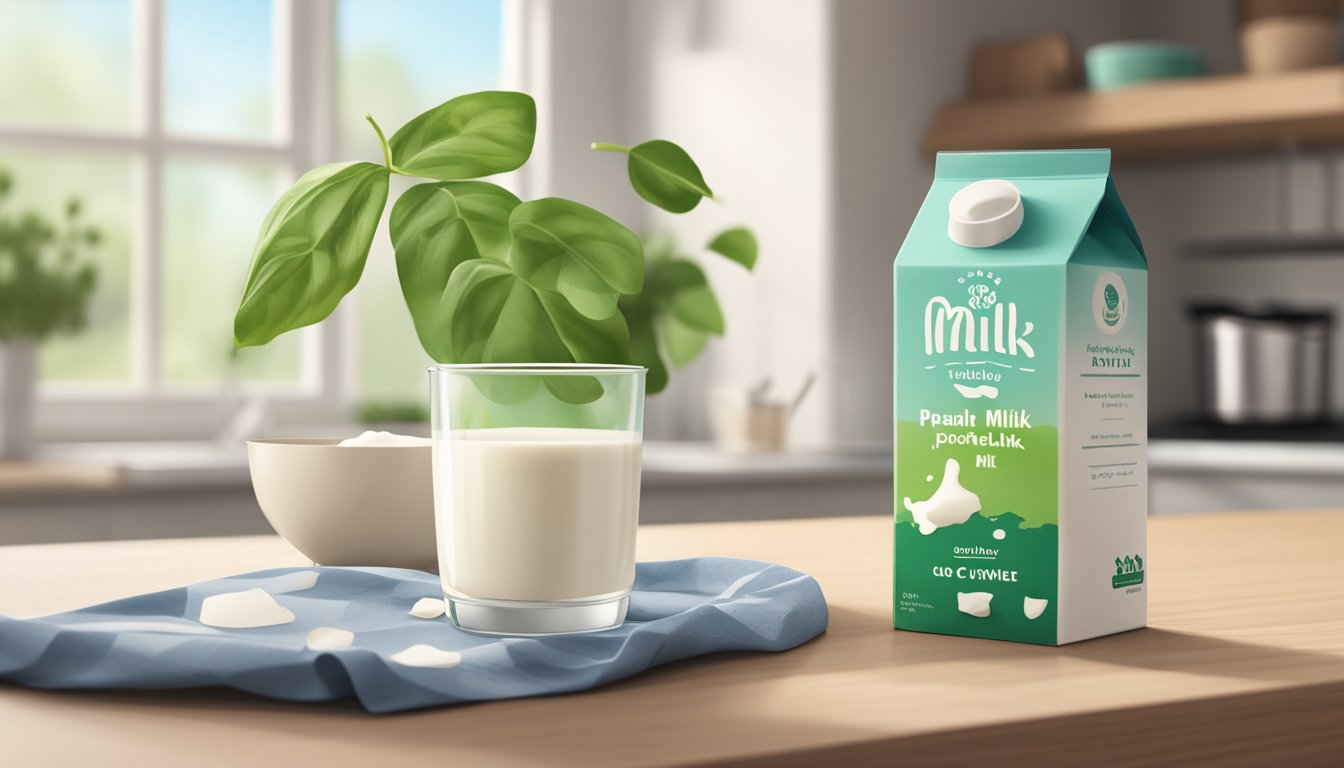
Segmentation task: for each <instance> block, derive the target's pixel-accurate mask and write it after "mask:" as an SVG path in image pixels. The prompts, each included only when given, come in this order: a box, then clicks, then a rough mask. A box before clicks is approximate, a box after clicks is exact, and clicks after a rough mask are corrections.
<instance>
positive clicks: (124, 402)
mask: <svg viewBox="0 0 1344 768" xmlns="http://www.w3.org/2000/svg"><path fill="white" fill-rule="evenodd" d="M502 2H503V0H495V1H487V2H478V1H475V0H450V1H447V2H445V1H442V0H230V1H229V2H219V1H218V0H120V1H119V0H0V9H3V13H2V14H0V15H3V16H4V18H5V20H6V21H5V23H4V24H3V25H0V71H5V72H7V73H10V74H9V75H8V76H6V77H4V78H0V168H4V169H7V170H8V171H9V172H10V173H11V175H12V176H13V179H14V190H13V195H12V197H11V201H10V203H11V205H15V206H18V207H22V208H25V209H35V210H39V211H43V212H46V213H49V214H54V213H55V212H56V211H57V210H58V206H61V205H63V204H64V202H65V200H66V199H68V198H69V197H72V196H73V197H78V198H79V199H80V200H81V201H82V203H83V206H82V208H83V210H84V211H85V212H87V215H88V216H89V218H90V220H91V221H93V222H94V223H96V224H97V225H98V226H99V227H100V228H101V229H102V230H103V231H104V234H105V236H106V238H105V242H104V244H103V245H102V246H101V247H100V248H99V250H98V258H99V284H98V288H97V291H96V294H95V297H94V300H93V303H92V305H91V308H90V326H89V328H88V329H87V330H86V331H85V332H83V333H81V334H79V335H77V336H73V337H69V338H58V339H55V340H53V341H51V342H49V343H47V344H46V345H44V347H43V350H42V371H43V373H42V376H43V381H42V391H43V396H44V400H45V401H46V402H47V403H57V404H60V405H62V406H69V407H67V408H61V409H56V408H49V410H52V411H56V410H63V411H66V412H67V413H68V414H69V415H71V417H72V418H74V417H76V416H77V414H78V412H79V406H80V405H85V406H87V405H88V404H90V403H96V404H98V406H99V407H104V406H108V405H109V404H113V405H115V406H116V410H117V411H118V412H124V413H125V414H126V417H127V418H128V419H129V418H148V419H154V418H158V416H157V415H156V414H163V413H171V412H172V409H171V408H169V409H168V410H166V411H165V410H164V409H163V408H162V407H161V406H162V405H163V404H165V403H176V404H179V405H181V406H182V407H183V409H182V412H186V408H187V406H189V405H191V404H195V405H196V409H195V412H200V411H201V410H202V409H201V408H200V406H201V405H203V404H208V403H210V402H212V401H215V400H218V399H219V397H220V392H221V390H222V389H226V388H232V387H236V388H238V389H241V390H245V391H248V392H253V393H264V394H265V395H266V396H267V397H268V398H270V399H271V400H272V402H273V403H274V404H275V405H276V407H284V406H285V405H286V404H301V405H309V406H311V405H314V404H316V405H318V406H322V407H325V408H326V410H325V411H322V412H325V413H330V414H336V413H337V412H338V411H339V410H340V409H341V408H343V407H344V406H345V405H347V404H348V403H350V402H352V401H363V400H380V401H402V400H412V399H413V400H415V401H416V402H419V401H421V400H422V399H423V392H424V382H423V367H422V364H423V363H424V362H426V360H425V358H424V355H423V352H421V350H420V348H419V345H418V343H417V342H416V340H415V335H414V332H413V330H412V327H411V324H410V319H409V316H408V315H407V312H406V309H405V307H404V306H403V305H402V303H401V299H400V290H399V287H398V286H397V282H396V275H395V266H394V264H393V260H392V255H391V250H390V247H389V246H388V245H387V239H386V233H385V232H384V233H381V234H380V235H379V236H378V238H377V239H376V240H375V246H374V250H373V252H372V253H371V254H370V259H369V263H368V267H367V270H368V271H367V273H366V276H365V278H364V280H363V282H362V284H361V286H360V288H358V289H357V290H356V293H355V294H354V295H352V297H350V298H348V299H347V300H346V301H345V302H344V303H343V305H342V308H341V309H339V310H338V311H337V313H336V315H335V316H333V318H332V319H331V320H329V321H328V322H326V323H323V324H321V325H320V326H317V327H312V328H306V329H303V330H301V331H298V332H295V333H290V334H287V335H285V336H282V337H280V338H278V339H276V340H275V341H273V342H272V343H271V344H269V345H267V346H266V347H262V348H255V349H245V350H240V351H237V352H235V351H234V350H233V348H232V333H231V323H232V316H233V310H234V308H235V307H236V305H237V301H238V298H239V296H240V295H241V292H242V285H243V281H244V279H245V277H246V272H247V267H248V263H249V257H250V255H251V252H252V248H253V245H254V240H255V238H256V234H257V229H258V227H259V225H260V222H261V219H262V217H263V216H264V214H265V212H266V211H267V209H269V207H270V205H271V204H272V203H273V202H274V200H275V199H276V197H277V196H278V195H279V194H280V193H281V192H282V191H283V190H284V189H285V188H286V187H288V186H289V184H291V183H292V182H293V180H294V179H295V178H296V177H297V175H298V174H299V173H301V172H303V171H305V170H307V169H308V168H310V167H312V166H314V165H318V164H320V163H324V162H330V161H332V160H334V159H356V158H367V159H371V160H380V159H381V158H380V155H379V152H378V149H377V144H376V142H375V141H374V139H373V137H372V134H371V133H369V131H368V127H367V125H366V124H365V123H364V121H363V119H362V115H363V113H364V112H365V111H368V112H372V113H373V114H375V115H376V116H377V117H378V118H379V120H380V122H381V123H382V124H383V125H384V126H396V125H399V124H401V123H402V122H404V121H405V120H407V119H409V118H410V117H412V116H414V115H415V114H417V113H418V112H420V111H422V110H424V109H426V108H428V107H430V106H433V105H435V104H437V103H439V102H441V101H444V100H446V99H448V98H451V97H452V96H454V95H457V94H459V93H463V92H467V91H470V90H478V89H481V88H490V87H499V86H500V85H501V69H502V58H503V57H502V51H501V48H502V37H503V30H502V23H501V15H502V12H503V9H502V7H501V5H502ZM14 73H22V76H15V75H14ZM395 191H396V190H395V188H394V194H395ZM136 408H140V410H139V411H136ZM321 410H322V409H321V408H319V411H321ZM315 412H316V411H315ZM202 417H203V420H205V421H213V422H217V421H218V420H219V415H218V414H217V413H213V414H209V418H205V416H204V414H202ZM56 420H57V421H60V419H59V418H57V419H56ZM48 421H50V419H48ZM66 431H74V432H75V433H77V432H78V430H77V429H75V428H73V427H72V428H71V429H70V430H66Z"/></svg>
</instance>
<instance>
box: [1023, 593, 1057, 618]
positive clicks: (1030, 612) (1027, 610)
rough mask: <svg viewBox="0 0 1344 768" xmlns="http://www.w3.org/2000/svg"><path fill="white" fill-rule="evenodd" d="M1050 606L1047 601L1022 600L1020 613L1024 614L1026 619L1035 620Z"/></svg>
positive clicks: (1035, 599)
mask: <svg viewBox="0 0 1344 768" xmlns="http://www.w3.org/2000/svg"><path fill="white" fill-rule="evenodd" d="M1049 604H1050V601H1049V600H1045V599H1043V598H1039V597H1024V598H1022V613H1024V614H1026V617H1027V618H1028V619H1035V618H1037V617H1039V616H1040V615H1041V614H1042V613H1045V607H1046V606H1047V605H1049Z"/></svg>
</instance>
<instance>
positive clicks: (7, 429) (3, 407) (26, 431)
mask: <svg viewBox="0 0 1344 768" xmlns="http://www.w3.org/2000/svg"><path fill="white" fill-rule="evenodd" d="M36 391H37V346H36V345H35V344H33V343H32V342H31V341H6V342H0V460H16V459H26V458H29V457H30V456H31V455H32V452H33V405H34V400H35V394H36Z"/></svg>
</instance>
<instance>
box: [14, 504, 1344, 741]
mask: <svg viewBox="0 0 1344 768" xmlns="http://www.w3.org/2000/svg"><path fill="white" fill-rule="evenodd" d="M890 530H891V522H890V518H889V517H887V516H880V517H876V516H875V517H849V518H831V519H818V520H790V521H771V522H745V523H715V524H695V525H667V526H653V527H648V528H644V529H641V532H640V541H639V547H640V556H641V559H662V558H672V557H684V556H688V555H698V554H718V555H734V556H740V557H751V558H759V559H768V560H773V561H775V562H779V563H782V564H785V565H788V566H791V567H794V568H798V569H800V570H803V571H806V572H808V573H811V574H812V575H814V576H815V577H816V578H817V579H818V581H819V582H820V583H821V586H822V588H823V590H824V591H825V593H826V596H827V599H828V601H829V603H830V606H831V624H830V629H829V630H828V631H827V633H826V634H825V635H823V636H822V637H820V638H818V639H817V640H814V641H813V642H811V643H809V644H807V645H805V646H803V647H801V648H798V649H796V650H793V651H790V652H787V653H784V654H777V655H776V654H727V655H722V656H717V657H712V658H705V659H699V660H691V661H687V662H681V663H677V664H674V665H671V666H668V667H664V668H661V669H657V670H654V671H652V672H650V673H648V674H645V675H643V676H640V677H637V678H635V679H632V680H628V681H625V682H621V683H617V684H615V685H612V686H609V687H607V688H603V689H599V690H597V691H593V692H590V693H584V694H575V695H570V696H565V697H563V698H561V697H551V698H541V699H527V700H518V701H509V702H495V703H489V704H479V705H472V706H465V707H458V708H451V709H439V710H431V711H422V712H414V713H408V714H404V715H395V716H374V715H368V714H365V713H364V712H363V711H362V710H360V709H358V708H357V707H356V706H355V705H351V704H345V705H294V704H285V703H281V702H274V701H269V700H265V699H260V698H255V697H250V696H247V695H244V694H240V693H233V692H228V691H217V690H207V691H192V692H133V691H126V692H116V693H107V692H102V693H80V692H60V693H53V692H41V691H31V690H26V689H22V688H17V687H14V686H8V685H4V684H0V723H2V724H3V725H2V726H0V732H3V733H4V748H5V756H6V760H7V762H10V763H12V764H15V765H35V764H51V765H77V764H90V765H92V764H114V763H115V764H135V765H142V766H153V765H186V764H191V765H262V764H269V763H272V762H280V761H285V762H295V761H297V762H301V763H303V764H312V765H322V766H324V767H326V768H334V767H335V766H344V765H352V766H354V765H358V766H367V765H379V764H386V763H388V762H389V761H398V760H400V761H407V762H409V761H417V762H420V763H424V764H427V765H428V764H435V765H471V766H476V765H536V764H541V763H547V764H570V765H577V764H582V765H672V764H676V765H687V764H716V765H725V764H734V765H742V764H759V765H771V766H779V765H789V764H816V765H822V764H845V763H856V762H865V761H867V762H873V761H877V760H879V759H880V760H881V761H882V762H884V763H887V764H905V763H917V764H921V765H924V764H962V763H971V762H972V761H976V762H979V763H980V764H991V763H992V764H1006V763H1011V762H1013V761H1019V762H1024V761H1026V760H1031V761H1033V762H1049V763H1055V764H1070V763H1075V764H1083V763H1090V762H1096V761H1097V759H1099V758H1104V760H1105V761H1106V762H1108V763H1121V762H1134V761H1141V762H1143V763H1144V764H1150V765H1151V764H1171V765H1186V764H1190V763H1194V762H1209V761H1215V760H1221V761H1230V762H1237V763H1243V764H1256V763H1266V762H1269V761H1271V760H1272V761H1273V762H1274V763H1276V764H1282V765H1292V764H1302V763H1314V764H1326V763H1328V762H1331V761H1333V760H1335V759H1337V758H1338V755H1339V754H1340V753H1341V752H1344V729H1341V728H1340V723H1341V722H1344V589H1342V588H1341V586H1344V581H1341V576H1340V572H1339V568H1340V566H1341V564H1344V554H1341V553H1344V511H1318V512H1276V513H1272V514H1259V513H1241V514H1236V515H1204V516H1197V517H1172V518H1159V519H1154V520H1153V521H1152V522H1151V525H1150V540H1151V545H1150V557H1149V559H1148V562H1149V564H1150V565H1151V569H1150V574H1149V587H1150V589H1151V594H1150V601H1151V602H1150V622H1151V626H1150V628H1148V629H1144V630H1138V631H1134V632H1129V633H1126V634H1123V635H1116V636H1112V637H1107V638H1101V639H1097V640H1092V641H1088V642H1085V643H1080V644H1076V645H1071V646H1065V647H1062V648H1049V647H1038V646H1029V645H1019V644H1014V643H1006V642H995V641H986V640H973V639H966V638H956V637H941V636H935V635H922V634H916V633H910V632H897V631H893V630H892V629H891V625H890V620H889V619H890V600H891V578H890V576H891V559H890V558H891V553H890V546H889V540H890ZM302 562H303V560H302V558H301V557H300V556H299V555H298V554H297V553H296V552H295V551H294V550H292V549H290V548H289V547H288V545H286V544H285V543H284V542H282V541H280V540H279V539H277V538H275V537H261V536H259V537H233V538H215V539H199V540H192V541H129V542H102V543H86V544H52V545H33V546H22V547H7V548H0V613H6V614H10V615H18V616H33V615H38V614H42V613H47V612H52V611H59V610H65V609H70V608H74V607H77V606H80V605H84V604H88V603H92V602H98V601H104V600H109V599H112V598H116V597H120V596H125V595H129V594H132V593H138V592H144V591H148V590H156V589H163V588H167V587H172V586H176V585H180V584H183V583H187V582H192V581H198V580H203V579H209V578H214V577H219V576H224V575H227V574H230V573H236V572H241V571H248V570H253V569H259V568H266V567H273V566H282V565H298V564H301V563H302ZM0 642H3V639H0Z"/></svg>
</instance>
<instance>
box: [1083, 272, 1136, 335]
mask: <svg viewBox="0 0 1344 768" xmlns="http://www.w3.org/2000/svg"><path fill="white" fill-rule="evenodd" d="M1128 315H1129V292H1128V291H1126V290H1125V281H1124V280H1122V279H1121V278H1120V276H1119V275H1117V274H1116V273H1114V272H1103V273H1101V274H1100V275H1097V283H1096V286H1095V287H1094V288H1093V289H1092V316H1093V318H1094V319H1095V320H1096V321H1097V328H1099V329H1101V332H1102V333H1104V334H1106V335H1108V336H1109V335H1113V334H1116V333H1119V331H1120V329H1121V328H1123V327H1125V318H1126V317H1127V316H1128Z"/></svg>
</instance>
